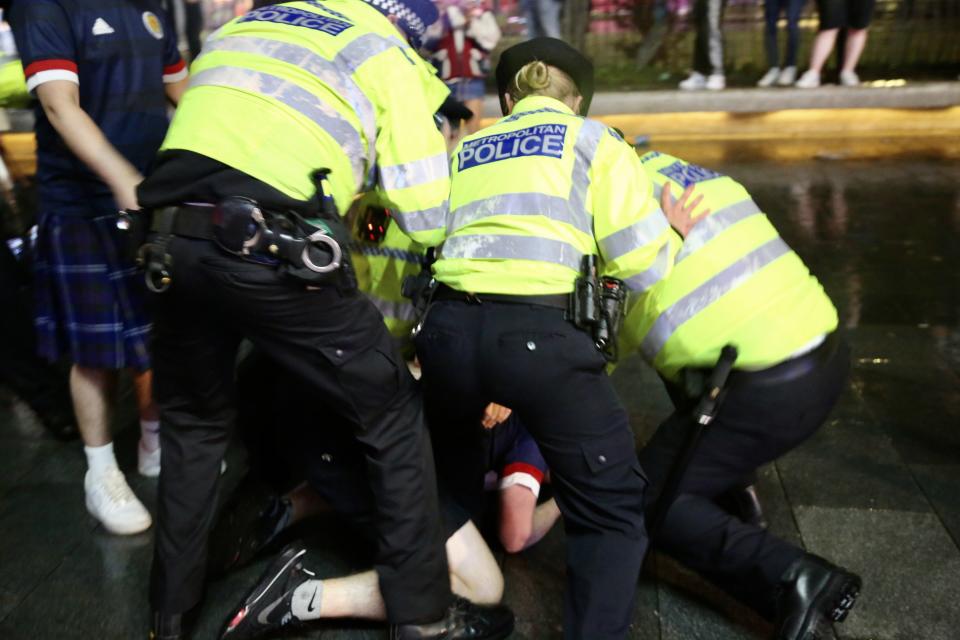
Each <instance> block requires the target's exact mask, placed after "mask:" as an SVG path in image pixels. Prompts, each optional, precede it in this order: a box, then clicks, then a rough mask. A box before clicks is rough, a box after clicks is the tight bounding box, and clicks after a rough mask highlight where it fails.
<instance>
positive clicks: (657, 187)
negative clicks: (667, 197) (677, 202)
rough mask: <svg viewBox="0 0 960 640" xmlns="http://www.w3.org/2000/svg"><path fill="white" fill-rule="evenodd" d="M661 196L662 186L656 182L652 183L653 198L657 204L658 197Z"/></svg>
mask: <svg viewBox="0 0 960 640" xmlns="http://www.w3.org/2000/svg"><path fill="white" fill-rule="evenodd" d="M662 194H663V185H662V184H659V183H657V182H654V183H653V197H654V199H655V200H656V201H657V202H658V203H659V202H660V196H661V195H662Z"/></svg>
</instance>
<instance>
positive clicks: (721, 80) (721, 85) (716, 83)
mask: <svg viewBox="0 0 960 640" xmlns="http://www.w3.org/2000/svg"><path fill="white" fill-rule="evenodd" d="M726 88H727V78H726V77H725V76H724V75H723V74H722V73H711V74H710V75H709V76H708V77H707V89H709V90H710V91H720V90H721V89H726Z"/></svg>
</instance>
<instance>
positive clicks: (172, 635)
mask: <svg viewBox="0 0 960 640" xmlns="http://www.w3.org/2000/svg"><path fill="white" fill-rule="evenodd" d="M149 638H150V640H186V636H185V635H184V634H183V616H182V615H181V614H179V613H160V612H157V611H154V612H153V625H152V627H151V628H150V636H149Z"/></svg>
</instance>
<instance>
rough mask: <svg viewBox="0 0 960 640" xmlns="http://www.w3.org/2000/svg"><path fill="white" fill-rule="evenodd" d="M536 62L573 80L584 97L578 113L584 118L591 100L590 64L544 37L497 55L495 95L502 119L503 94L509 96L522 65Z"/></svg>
mask: <svg viewBox="0 0 960 640" xmlns="http://www.w3.org/2000/svg"><path fill="white" fill-rule="evenodd" d="M536 60H539V61H540V62H544V63H546V64H549V65H551V66H554V67H556V68H557V69H560V70H561V71H563V72H565V73H566V74H567V75H569V76H570V77H571V78H573V81H574V82H575V83H576V85H577V88H578V89H579V90H580V95H581V96H583V102H582V103H581V104H580V113H581V115H587V111H588V110H589V109H590V100H592V99H593V63H592V62H590V60H589V59H588V58H587V57H586V56H584V55H583V54H582V53H580V52H579V51H577V50H576V49H574V48H573V47H571V46H570V45H568V44H567V43H566V42H564V41H563V40H558V39H556V38H546V37H541V38H533V39H531V40H527V41H526V42H521V43H520V44H515V45H513V46H512V47H510V48H509V49H506V50H504V52H503V53H502V54H501V55H500V62H499V63H497V94H498V95H499V97H500V109H501V110H502V111H503V115H507V103H506V101H505V100H504V99H503V94H505V93H508V87H509V86H510V83H511V82H513V78H514V76H516V75H517V72H518V71H520V69H522V68H523V65H525V64H527V63H530V62H534V61H536Z"/></svg>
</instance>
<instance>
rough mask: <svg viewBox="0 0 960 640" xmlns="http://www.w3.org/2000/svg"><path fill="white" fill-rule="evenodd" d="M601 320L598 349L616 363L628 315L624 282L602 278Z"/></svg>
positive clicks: (596, 335) (597, 333)
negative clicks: (619, 339)
mask: <svg viewBox="0 0 960 640" xmlns="http://www.w3.org/2000/svg"><path fill="white" fill-rule="evenodd" d="M598 289H599V292H600V305H599V306H600V320H599V322H597V330H596V332H595V333H594V340H595V341H596V343H597V348H598V349H600V352H601V353H603V356H604V357H605V358H606V359H607V360H608V361H610V362H616V360H617V357H618V355H619V353H618V349H617V342H618V337H619V336H620V329H621V328H622V327H623V319H624V316H626V313H627V305H626V302H627V288H626V286H625V285H624V284H623V281H622V280H617V279H616V278H610V277H607V276H603V277H602V278H600V286H599V287H598Z"/></svg>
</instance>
